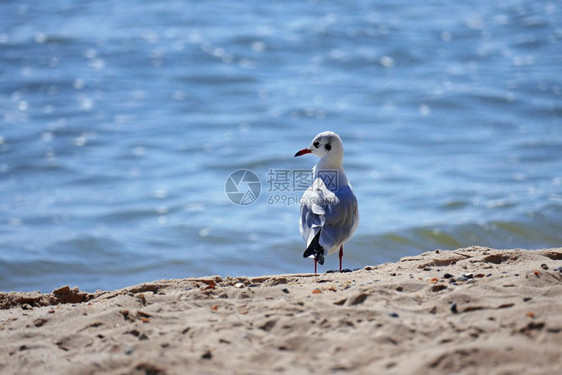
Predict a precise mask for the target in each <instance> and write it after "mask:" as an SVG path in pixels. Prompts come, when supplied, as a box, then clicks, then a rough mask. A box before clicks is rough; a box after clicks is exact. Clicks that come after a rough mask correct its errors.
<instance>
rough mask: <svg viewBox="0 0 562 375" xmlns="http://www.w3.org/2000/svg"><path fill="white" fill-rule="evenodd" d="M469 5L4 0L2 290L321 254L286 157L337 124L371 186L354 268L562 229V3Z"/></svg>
mask: <svg viewBox="0 0 562 375" xmlns="http://www.w3.org/2000/svg"><path fill="white" fill-rule="evenodd" d="M456 3H457V4H450V3H449V2H441V1H434V2H430V3H429V4H426V3H424V2H421V3H420V2H416V1H411V0H403V1H398V2H393V3H388V2H384V1H374V2H371V1H357V2H353V3H345V4H344V3H341V2H336V1H328V2H320V1H319V2H315V1H312V2H303V1H286V2H279V3H274V4H271V3H270V2H259V1H249V2H237V3H228V4H224V3H222V2H215V1H212V2H180V1H172V2H156V3H155V2H149V1H135V2H109V1H98V2H87V3H85V2H72V1H62V0H54V1H48V2H38V1H31V2H21V1H10V0H9V1H3V2H2V3H0V21H1V22H0V24H1V25H2V26H1V27H0V63H1V67H2V68H1V69H0V108H1V113H0V115H1V116H2V118H1V120H0V121H1V122H0V194H1V196H2V198H1V199H0V290H41V291H50V290H52V289H54V288H55V287H58V286H60V285H63V284H70V285H78V286H79V287H80V288H82V289H86V290H95V289H108V288H112V289H113V288H117V287H123V286H126V285H131V284H135V283H139V282H143V281H149V280H154V279H159V278H176V277H188V276H202V275H209V274H221V275H228V274H230V275H239V274H247V275H257V274H269V273H288V272H310V271H311V270H312V263H311V261H310V260H306V259H302V252H303V250H304V245H303V242H302V239H301V238H300V235H299V233H298V211H299V207H298V205H296V204H287V202H285V203H284V204H283V203H277V204H276V203H272V201H273V202H274V201H275V199H271V198H274V197H275V196H276V194H277V195H278V194H280V192H279V191H277V192H276V191H268V190H271V189H269V184H268V182H267V181H268V176H267V175H268V172H269V171H270V170H291V169H307V168H310V167H312V165H313V164H314V163H315V161H316V160H314V157H312V156H307V157H302V158H298V159H295V158H293V155H294V153H295V152H296V151H297V150H300V149H301V148H303V147H307V146H308V144H309V142H310V140H311V139H312V137H313V136H314V135H315V134H316V133H318V132H320V131H323V130H335V131H338V132H339V134H340V135H341V137H342V138H343V141H344V146H345V149H346V156H345V166H346V170H347V174H348V177H349V178H350V180H351V182H352V183H353V186H354V189H355V192H356V195H357V197H358V200H359V205H360V214H361V224H360V226H359V229H358V230H357V232H356V234H355V236H354V237H353V239H352V240H351V241H350V242H349V243H348V245H347V250H348V251H347V252H346V257H345V262H346V266H348V267H352V268H353V267H360V266H363V265H366V264H376V263H380V262H387V261H396V260H397V259H398V258H400V257H402V256H406V255H412V254H417V253H419V252H422V251H425V250H431V249H435V248H457V247H461V246H468V245H486V246H493V247H498V248H512V247H523V248H540V247H547V246H548V247H550V246H560V245H561V244H562V186H561V184H562V131H561V126H562V124H561V117H562V100H561V99H562V97H561V94H562V74H561V73H562V72H561V68H560V67H561V63H562V46H561V41H562V22H561V20H562V10H561V5H560V4H559V3H557V2H534V1H499V2H492V3H490V2H488V1H465V2H462V4H461V2H456ZM240 168H247V169H251V170H253V171H254V172H255V173H256V174H257V175H258V176H259V177H260V179H261V181H262V194H261V196H260V198H259V199H258V201H257V202H255V203H254V204H252V205H249V206H236V205H234V204H232V203H231V202H230V201H229V200H228V199H227V196H226V194H225V187H224V183H225V180H226V178H227V176H228V175H229V174H230V173H231V172H232V171H234V170H237V169H240ZM283 195H284V196H286V197H288V198H291V199H293V198H295V197H298V196H299V195H300V192H283ZM280 202H281V201H280ZM336 265H337V257H336V256H331V257H330V258H328V259H327V264H326V265H325V266H324V267H323V268H324V269H330V268H334V267H336Z"/></svg>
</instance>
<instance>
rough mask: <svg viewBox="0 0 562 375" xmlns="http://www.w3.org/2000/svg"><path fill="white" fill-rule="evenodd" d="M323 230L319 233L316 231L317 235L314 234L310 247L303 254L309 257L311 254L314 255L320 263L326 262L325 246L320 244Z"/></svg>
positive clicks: (304, 256)
mask: <svg viewBox="0 0 562 375" xmlns="http://www.w3.org/2000/svg"><path fill="white" fill-rule="evenodd" d="M321 231H322V230H319V231H318V233H316V236H314V238H313V239H312V241H311V242H310V245H308V247H307V248H306V250H305V251H304V254H303V255H302V257H303V258H308V257H310V256H313V257H314V258H315V259H316V260H317V261H318V263H320V265H323V264H324V248H323V247H322V246H321V245H320V232H321Z"/></svg>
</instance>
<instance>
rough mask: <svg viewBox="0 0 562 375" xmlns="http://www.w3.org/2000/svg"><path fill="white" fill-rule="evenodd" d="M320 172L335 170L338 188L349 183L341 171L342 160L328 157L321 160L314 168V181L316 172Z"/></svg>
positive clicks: (316, 175)
mask: <svg viewBox="0 0 562 375" xmlns="http://www.w3.org/2000/svg"><path fill="white" fill-rule="evenodd" d="M321 170H332V171H333V170H335V171H337V174H338V177H337V178H338V185H339V186H347V185H349V181H348V180H347V176H346V174H345V171H344V170H343V160H342V158H337V157H328V155H326V156H324V157H323V158H321V159H320V160H319V161H318V163H316V165H315V166H314V169H313V172H314V179H316V178H317V177H318V171H321Z"/></svg>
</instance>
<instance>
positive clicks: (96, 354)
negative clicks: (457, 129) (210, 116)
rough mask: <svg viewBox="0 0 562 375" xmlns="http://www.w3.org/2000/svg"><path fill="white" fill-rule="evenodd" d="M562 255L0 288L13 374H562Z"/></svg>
mask: <svg viewBox="0 0 562 375" xmlns="http://www.w3.org/2000/svg"><path fill="white" fill-rule="evenodd" d="M561 266H562V249H561V248H557V249H545V250H519V249H516V250H493V249H488V248H482V247H471V248H464V249H458V250H435V251H432V252H427V253H424V254H421V255H419V256H413V257H406V258H402V259H401V260H400V261H398V262H396V263H386V264H381V265H377V266H368V267H364V268H363V269H360V270H356V271H353V272H349V273H324V274H317V275H314V274H291V275H275V276H263V277H251V278H248V277H226V278H221V277H218V276H212V277H206V278H197V279H177V280H160V281H154V282H149V283H145V284H141V285H136V286H132V287H128V288H124V289H120V290H115V291H103V292H97V293H85V292H81V291H79V290H78V288H69V287H61V288H59V289H57V290H55V291H53V293H51V294H40V293H0V309H1V310H0V372H1V373H6V374H11V373H13V374H16V373H17V374H22V373H27V374H62V373H65V374H98V373H108V374H185V373H204V374H225V373H226V374H264V373H291V374H293V373H294V374H306V373H358V374H374V373H389V374H408V373H420V374H441V373H447V374H450V373H460V374H554V373H562V268H561Z"/></svg>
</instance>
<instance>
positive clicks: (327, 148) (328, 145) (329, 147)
mask: <svg viewBox="0 0 562 375" xmlns="http://www.w3.org/2000/svg"><path fill="white" fill-rule="evenodd" d="M324 147H325V148H326V150H328V151H330V150H331V149H332V146H331V145H330V144H327V145H326V146H324Z"/></svg>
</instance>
